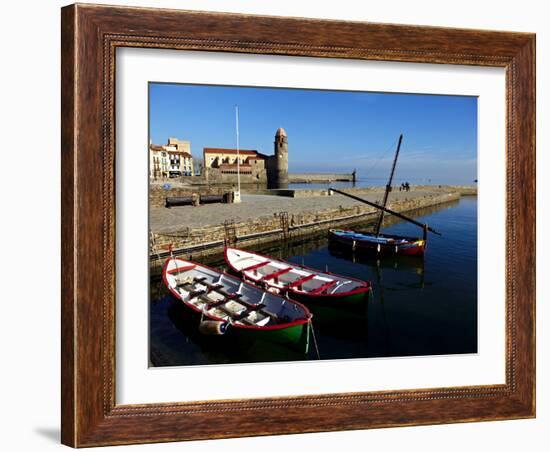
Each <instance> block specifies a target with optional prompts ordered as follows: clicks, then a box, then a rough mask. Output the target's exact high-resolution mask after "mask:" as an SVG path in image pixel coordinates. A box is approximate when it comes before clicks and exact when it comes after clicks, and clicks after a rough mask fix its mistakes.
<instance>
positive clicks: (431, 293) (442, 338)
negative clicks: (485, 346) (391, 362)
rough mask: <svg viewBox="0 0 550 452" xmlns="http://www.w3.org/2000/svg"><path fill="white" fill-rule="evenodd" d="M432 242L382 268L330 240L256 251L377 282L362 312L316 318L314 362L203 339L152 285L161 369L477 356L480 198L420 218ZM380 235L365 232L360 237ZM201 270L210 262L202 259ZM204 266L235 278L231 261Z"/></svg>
mask: <svg viewBox="0 0 550 452" xmlns="http://www.w3.org/2000/svg"><path fill="white" fill-rule="evenodd" d="M412 216H414V218H415V219H417V220H418V221H420V222H423V223H428V224H429V225H430V226H431V227H432V228H434V229H436V230H437V231H440V232H441V233H442V236H436V235H433V234H431V235H430V236H429V240H428V248H427V251H426V255H425V256H424V258H423V259H422V258H418V257H406V256H403V257H388V258H381V259H376V258H373V257H365V256H358V255H354V254H352V253H351V252H343V251H342V250H341V249H334V247H332V246H330V244H329V242H328V238H327V235H326V234H322V235H320V236H315V237H310V238H307V239H301V240H300V241H294V242H293V241H288V242H278V243H276V244H268V245H263V246H261V247H256V248H253V249H254V251H256V252H258V253H260V254H265V255H269V256H273V257H275V258H282V259H285V260H288V261H291V262H295V263H298V264H304V265H306V266H308V267H313V268H318V269H321V270H325V269H328V270H329V271H331V272H333V273H338V274H342V275H347V276H350V277H354V278H359V279H363V280H368V281H371V283H372V285H373V292H372V294H371V296H370V297H369V298H368V299H367V300H365V302H364V304H362V305H360V306H359V307H358V308H357V309H355V310H354V311H353V312H350V311H347V310H335V309H333V310H324V309H322V308H313V309H312V312H313V316H314V317H313V322H312V326H313V328H312V331H311V332H310V334H309V335H308V343H307V352H306V351H305V348H304V349H303V350H296V349H290V348H287V347H284V346H278V345H275V344H270V343H259V342H258V343H249V344H242V343H235V342H233V341H231V340H229V339H228V338H227V337H226V336H223V335H222V336H203V335H201V333H199V332H198V328H197V324H196V323H195V322H192V321H190V320H189V318H188V317H189V316H188V315H187V314H188V311H186V310H185V309H184V308H183V307H182V306H181V303H178V302H177V301H176V300H175V299H173V298H172V297H171V296H170V295H169V293H168V292H167V290H166V288H165V287H164V285H163V283H162V280H161V278H160V277H158V276H152V277H151V281H150V331H149V335H150V336H149V339H150V340H149V344H150V350H149V360H150V365H151V366H183V365H205V364H230V363H248V362H273V361H299V360H316V359H346V358H354V359H365V358H373V357H402V356H425V355H442V354H465V353H476V352H477V200H476V197H474V196H471V197H469V196H467V197H462V198H461V199H460V200H459V201H456V202H453V203H448V204H443V205H439V206H436V207H433V208H429V209H423V210H419V211H417V212H414V213H413V215H412ZM370 227H372V226H368V225H359V226H356V227H354V229H355V230H360V229H362V228H364V229H365V230H368V228H370ZM383 232H386V233H391V234H400V235H406V236H419V235H421V230H420V229H419V228H418V227H417V226H414V225H412V224H410V223H406V222H402V221H400V220H399V221H398V220H396V219H395V218H391V217H390V218H388V219H387V220H386V221H385V223H384V228H383ZM197 260H198V261H200V259H197ZM203 262H204V263H206V264H208V265H210V266H214V267H218V268H224V269H225V268H227V267H226V266H225V263H224V261H223V256H222V255H219V256H214V257H210V258H208V261H203Z"/></svg>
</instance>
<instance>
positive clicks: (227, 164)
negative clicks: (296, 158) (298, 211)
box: [203, 128, 288, 188]
mask: <svg viewBox="0 0 550 452" xmlns="http://www.w3.org/2000/svg"><path fill="white" fill-rule="evenodd" d="M274 149H275V154H274V155H269V156H268V155H265V154H262V153H260V152H258V151H256V150H252V149H240V150H239V152H238V156H239V173H240V175H241V183H243V184H248V183H252V184H264V185H267V186H268V188H288V138H287V134H286V132H285V129H283V128H279V129H277V132H276V133H275V142H274ZM203 158H204V168H205V177H206V179H207V180H209V181H210V182H211V183H212V182H213V181H216V182H220V183H236V182H237V150H236V149H226V148H204V150H203Z"/></svg>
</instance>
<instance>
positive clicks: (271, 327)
mask: <svg viewBox="0 0 550 452" xmlns="http://www.w3.org/2000/svg"><path fill="white" fill-rule="evenodd" d="M171 260H174V261H180V262H185V263H187V264H193V265H195V267H203V268H206V269H207V270H211V271H213V272H216V273H219V274H223V275H224V276H225V277H227V278H230V279H233V280H235V281H239V282H240V283H243V284H246V285H248V286H250V287H252V288H254V289H256V290H260V291H262V290H263V289H261V288H259V287H258V286H256V285H254V284H251V283H249V282H247V281H243V280H241V279H239V278H236V277H234V276H232V275H228V274H227V273H225V272H221V271H219V270H217V269H215V268H212V267H209V266H207V265H203V264H198V263H194V262H191V261H186V260H184V259H179V258H177V257H169V258H167V259H166V261H165V262H164V265H163V267H162V279H163V282H164V285H165V286H166V287H167V288H168V290H169V291H170V293H171V294H172V295H173V296H174V297H176V298H177V299H178V300H180V301H181V302H182V303H183V304H185V306H187V307H189V308H191V309H192V310H193V311H195V312H197V313H199V314H204V315H205V317H208V318H209V319H211V320H217V321H220V322H226V323H228V324H229V325H231V327H234V328H242V329H247V330H268V331H269V330H284V329H286V328H290V327H293V326H297V325H305V324H307V323H309V322H311V319H312V318H313V314H312V313H311V311H310V310H309V309H308V308H307V306H305V305H303V304H302V303H300V302H298V301H295V300H291V299H290V298H288V297H285V296H283V295H280V294H274V293H271V295H274V296H277V297H279V298H281V299H283V300H286V301H288V302H290V303H293V304H295V305H298V306H299V307H301V308H302V309H303V310H304V314H305V315H306V318H304V319H298V320H293V321H292V322H286V323H280V324H275V325H265V326H256V325H241V324H235V323H232V322H229V321H227V320H225V319H223V318H221V317H217V316H215V315H212V314H208V313H206V312H204V311H202V310H201V309H198V308H197V307H196V306H195V305H193V304H192V303H188V302H187V301H185V300H183V299H182V296H181V294H180V293H178V292H177V291H176V290H174V289H173V288H172V287H171V286H170V284H168V280H167V277H166V273H167V272H168V264H169V262H170V261H171ZM264 292H267V291H264ZM237 302H238V301H237Z"/></svg>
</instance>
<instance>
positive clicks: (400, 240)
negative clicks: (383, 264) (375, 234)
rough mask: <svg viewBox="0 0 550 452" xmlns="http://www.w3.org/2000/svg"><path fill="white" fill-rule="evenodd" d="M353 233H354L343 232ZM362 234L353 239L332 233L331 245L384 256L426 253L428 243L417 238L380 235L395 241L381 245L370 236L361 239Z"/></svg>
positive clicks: (337, 232) (420, 254) (335, 232)
mask: <svg viewBox="0 0 550 452" xmlns="http://www.w3.org/2000/svg"><path fill="white" fill-rule="evenodd" d="M343 232H345V233H353V231H343ZM360 235H362V234H356V235H355V236H354V237H353V238H352V237H350V236H347V235H343V234H341V233H340V231H330V232H329V238H330V242H331V245H332V246H334V245H337V246H340V247H343V248H347V249H349V250H352V251H354V252H357V253H365V254H370V255H382V256H395V255H400V256H423V255H424V253H425V251H426V241H425V240H422V239H419V238H415V237H403V236H398V235H389V234H380V237H383V238H385V239H394V240H395V243H380V242H377V241H375V240H370V239H369V236H366V235H365V236H364V238H360V237H359V236H360Z"/></svg>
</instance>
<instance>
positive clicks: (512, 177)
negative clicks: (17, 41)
mask: <svg viewBox="0 0 550 452" xmlns="http://www.w3.org/2000/svg"><path fill="white" fill-rule="evenodd" d="M61 34H62V149H61V153H62V272H61V273H62V312H61V314H62V349H61V352H62V360H61V362H62V369H61V370H62V372H61V374H62V380H61V384H62V435H61V436H62V442H63V443H64V444H66V445H70V446H73V447H83V446H99V445H111V444H130V443H148V442H160V441H180V440H195V439H211V438H227V437H237V436H252V435H274V434H285V433H302V432H320V431H336V430H351V429H364V428H376V427H390V426H404V425H424V424H442V423H450V422H469V421H485V420H500V419H519V418H530V417H534V416H535V36H534V35H533V34H528V33H509V32H494V31H481V30H462V29H448V28H436V27H418V26H408V25H386V24H373V23H358V22H340V21H328V20H313V19H298V18H281V17H263V16H247V15H237V14H219V13H205V12H189V11H175V10H161V9H144V8H126V7H109V6H94V5H78V4H77V5H71V6H67V7H64V8H63V9H62V28H61ZM117 47H148V48H163V49H185V50H199V51H212V52H237V53H254V54H272V55H296V56H309V57H328V58H350V59H362V60H384V61H395V62H420V63H440V64H461V65H474V66H495V67H502V68H505V70H506V113H507V120H506V122H507V124H506V134H507V141H506V196H507V199H506V256H507V262H506V383H505V384H502V385H490V386H471V387H451V388H437V389H430V388H425V389H414V390H400V391H383V392H362V393H346V394H325V395H316V396H299V397H276V398H275V397H274V398H264V399H243V400H223V401H214V402H180V401H174V402H173V403H164V404H147V405H126V406H120V405H116V404H115V366H116V362H115V341H114V340H115V315H116V312H115V252H114V244H115V177H116V175H115V171H114V160H115V134H114V130H115V129H114V120H115V105H114V102H115V96H114V87H115V64H116V59H115V50H116V49H117ZM258 419H262V420H263V421H262V422H261V423H258Z"/></svg>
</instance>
